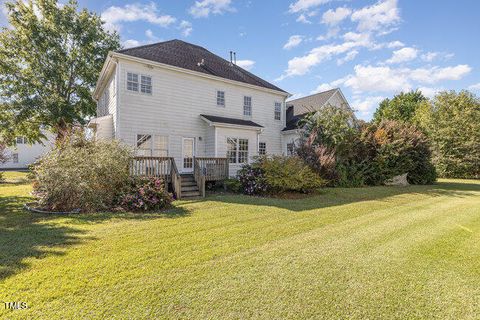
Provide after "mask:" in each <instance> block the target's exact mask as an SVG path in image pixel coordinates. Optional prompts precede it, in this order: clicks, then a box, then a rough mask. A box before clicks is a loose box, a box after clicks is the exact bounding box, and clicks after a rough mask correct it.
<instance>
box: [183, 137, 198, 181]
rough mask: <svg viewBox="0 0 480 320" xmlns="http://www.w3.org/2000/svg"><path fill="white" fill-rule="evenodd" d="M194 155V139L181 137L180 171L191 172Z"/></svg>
mask: <svg viewBox="0 0 480 320" xmlns="http://www.w3.org/2000/svg"><path fill="white" fill-rule="evenodd" d="M194 155H195V139H193V138H183V142H182V172H183V173H192V172H193V156H194Z"/></svg>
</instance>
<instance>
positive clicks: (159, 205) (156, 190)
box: [118, 177, 173, 211]
mask: <svg viewBox="0 0 480 320" xmlns="http://www.w3.org/2000/svg"><path fill="white" fill-rule="evenodd" d="M172 201H173V197H172V195H171V194H169V193H168V192H167V190H166V187H165V183H164V182H163V180H162V179H159V178H154V177H135V178H130V180H129V185H128V187H127V188H126V190H125V192H124V193H123V194H121V195H120V196H119V198H118V202H119V205H120V207H122V208H123V209H127V210H132V211H152V210H160V209H163V208H167V207H169V206H170V204H171V203H172Z"/></svg>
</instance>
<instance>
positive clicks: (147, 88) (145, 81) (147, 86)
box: [140, 76, 152, 94]
mask: <svg viewBox="0 0 480 320" xmlns="http://www.w3.org/2000/svg"><path fill="white" fill-rule="evenodd" d="M141 79H142V84H141V87H140V91H141V92H142V93H146V94H152V77H149V76H141Z"/></svg>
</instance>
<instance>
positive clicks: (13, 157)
mask: <svg viewBox="0 0 480 320" xmlns="http://www.w3.org/2000/svg"><path fill="white" fill-rule="evenodd" d="M12 162H13V163H18V153H13V154H12Z"/></svg>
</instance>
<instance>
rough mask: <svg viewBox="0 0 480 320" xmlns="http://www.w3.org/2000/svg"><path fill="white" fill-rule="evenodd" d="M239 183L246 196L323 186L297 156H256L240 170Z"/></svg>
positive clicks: (306, 190)
mask: <svg viewBox="0 0 480 320" xmlns="http://www.w3.org/2000/svg"><path fill="white" fill-rule="evenodd" d="M238 176H239V181H240V183H241V185H242V188H243V191H244V193H245V194H248V195H261V194H266V193H270V194H274V193H283V192H287V191H293V192H303V193H307V192H311V191H313V190H315V189H317V188H320V187H322V186H324V185H325V180H323V179H322V178H321V177H320V176H319V175H318V174H316V173H315V172H314V171H313V170H312V169H311V168H310V167H309V166H308V165H306V164H305V163H304V162H303V160H302V159H301V158H299V157H285V156H271V157H259V158H257V159H256V160H255V162H253V163H251V164H247V165H244V166H243V167H242V169H241V170H240V171H239V175H238Z"/></svg>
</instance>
